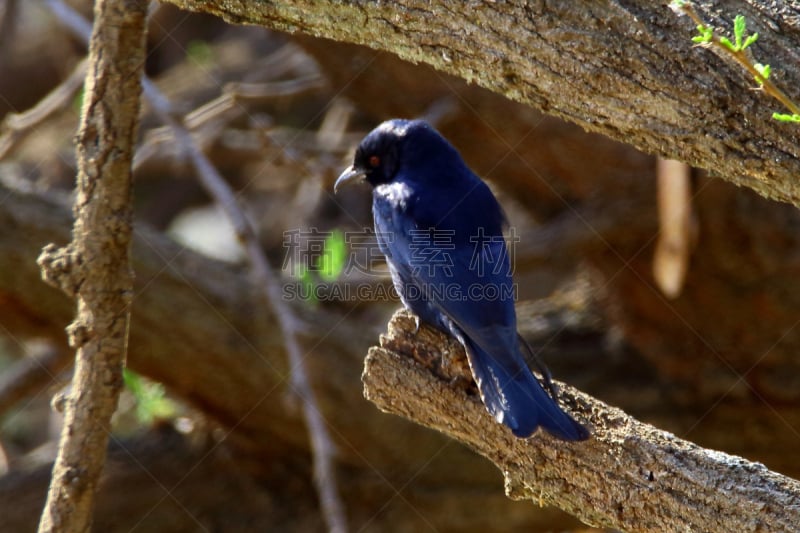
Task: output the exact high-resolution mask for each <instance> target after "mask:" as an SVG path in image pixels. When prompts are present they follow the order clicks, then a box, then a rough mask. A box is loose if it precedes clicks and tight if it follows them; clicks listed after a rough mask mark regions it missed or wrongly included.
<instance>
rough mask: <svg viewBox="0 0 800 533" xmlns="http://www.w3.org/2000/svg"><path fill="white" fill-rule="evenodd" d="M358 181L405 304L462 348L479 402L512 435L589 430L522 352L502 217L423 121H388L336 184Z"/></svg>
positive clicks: (569, 436) (579, 434) (580, 434)
mask: <svg viewBox="0 0 800 533" xmlns="http://www.w3.org/2000/svg"><path fill="white" fill-rule="evenodd" d="M360 179H364V180H366V181H367V182H368V183H369V184H370V185H372V187H373V192H372V202H373V203H372V212H373V217H374V220H375V232H376V235H377V238H378V245H379V247H380V249H381V251H382V252H383V254H384V255H385V256H386V261H387V263H388V265H389V270H390V272H391V275H392V281H393V283H394V286H395V288H396V289H397V292H398V294H399V295H400V298H401V299H402V301H403V304H404V305H405V306H406V307H407V308H408V309H410V310H411V311H412V312H413V313H414V314H415V315H417V317H418V318H419V319H420V320H421V321H422V322H426V323H429V324H431V325H433V326H434V327H436V328H438V329H440V330H443V331H445V332H447V333H449V334H451V335H453V336H454V337H455V338H456V339H458V341H459V342H460V343H461V344H462V345H463V346H464V348H465V351H466V353H467V359H468V361H469V365H470V368H471V370H472V375H473V377H474V378H475V381H476V383H477V384H478V390H479V391H480V394H481V398H482V399H483V403H484V405H485V406H486V409H487V410H488V411H489V413H491V415H492V416H494V418H495V419H496V420H497V421H498V422H501V423H503V424H505V425H506V426H508V427H509V428H510V429H511V431H512V432H513V433H514V435H516V436H517V437H528V436H530V435H531V434H532V433H533V432H534V431H536V429H537V428H538V427H539V426H541V427H543V428H544V429H545V430H547V431H548V432H549V433H550V434H552V435H554V436H556V437H558V438H561V439H564V440H583V439H586V438H587V437H588V436H589V432H588V431H587V430H586V428H584V427H583V426H582V425H580V424H579V423H578V422H576V421H575V420H573V419H572V418H571V417H570V416H569V415H568V414H566V413H565V412H564V411H562V410H561V408H560V407H559V406H558V404H557V403H556V401H555V400H554V399H553V398H552V397H551V396H550V395H549V394H548V393H547V392H545V390H544V388H543V387H542V386H541V385H540V384H539V381H538V380H537V379H536V378H535V377H534V376H533V374H532V373H531V371H530V370H529V369H528V367H527V366H526V364H525V361H524V359H523V358H522V356H521V354H520V344H521V338H520V337H519V336H518V334H517V318H516V312H515V310H514V293H513V285H512V275H511V267H510V259H509V256H508V251H507V248H506V243H505V239H504V238H503V229H504V228H505V225H506V220H505V215H504V213H503V210H502V208H501V207H500V204H499V203H498V202H497V199H496V198H495V197H494V195H493V194H492V192H491V190H490V189H489V187H488V186H487V185H486V184H485V183H484V182H483V181H482V180H481V179H480V178H478V176H476V175H475V174H474V173H473V172H472V171H471V170H470V169H469V168H468V167H467V165H466V164H465V163H464V161H463V160H462V159H461V156H460V154H459V153H458V152H457V151H456V149H455V148H453V146H452V145H451V144H450V143H449V142H447V140H445V139H444V137H442V136H441V135H440V134H439V133H438V132H437V131H436V130H434V129H433V128H432V127H431V126H430V125H429V124H428V123H426V122H424V121H421V120H399V119H395V120H389V121H387V122H384V123H383V124H381V125H380V126H378V127H377V128H375V129H374V130H373V131H372V132H370V133H369V134H368V135H367V136H366V137H365V138H364V139H363V140H362V141H361V143H360V144H359V146H358V149H357V150H356V154H355V158H354V162H353V165H352V166H351V167H349V168H348V169H346V170H345V171H344V172H343V173H342V175H341V176H339V178H338V179H337V180H336V184H335V185H334V190H338V188H339V187H341V186H342V185H344V184H345V183H349V182H353V181H357V180H360Z"/></svg>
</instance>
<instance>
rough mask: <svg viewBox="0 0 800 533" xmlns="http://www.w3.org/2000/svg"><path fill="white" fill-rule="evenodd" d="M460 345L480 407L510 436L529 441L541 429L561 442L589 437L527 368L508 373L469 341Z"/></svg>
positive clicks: (464, 339) (504, 367)
mask: <svg viewBox="0 0 800 533" xmlns="http://www.w3.org/2000/svg"><path fill="white" fill-rule="evenodd" d="M462 341H463V342H464V345H465V348H466V349H467V359H468V360H469V364H470V368H471V369H472V374H473V376H474V377H475V381H476V382H477V383H478V389H479V390H480V393H481V398H482V399H483V403H484V405H486V408H487V409H488V410H489V413H491V415H492V416H494V417H495V419H497V421H498V422H501V423H502V424H505V425H506V426H508V427H509V428H510V429H511V431H512V432H513V433H514V435H516V436H517V437H523V438H524V437H529V436H530V435H532V434H533V432H534V431H536V428H538V427H539V426H542V427H543V428H544V429H545V430H546V431H547V432H548V433H550V434H551V435H553V436H555V437H557V438H559V439H562V440H570V441H575V440H585V439H587V438H588V437H589V432H588V430H587V429H586V428H585V427H583V426H582V425H581V424H579V423H578V422H577V421H575V420H574V419H573V418H572V417H571V416H570V415H568V414H567V413H565V412H564V411H563V410H562V409H561V407H559V406H558V404H557V403H556V400H555V399H553V398H552V397H551V396H550V395H549V394H547V392H545V390H544V389H543V388H542V386H541V385H540V384H539V381H538V380H537V379H536V378H535V377H534V376H533V374H532V373H531V371H530V370H529V369H528V368H527V366H524V365H520V366H519V368H518V369H514V370H512V369H510V368H508V365H503V364H501V363H500V362H498V361H497V360H496V359H495V358H494V357H492V355H490V354H488V353H486V352H485V351H484V350H483V349H481V347H480V346H478V345H477V344H475V343H474V342H472V341H471V340H470V339H469V338H464V337H462ZM520 361H521V359H520ZM514 366H516V365H514Z"/></svg>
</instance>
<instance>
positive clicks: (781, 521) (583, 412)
mask: <svg viewBox="0 0 800 533" xmlns="http://www.w3.org/2000/svg"><path fill="white" fill-rule="evenodd" d="M414 329H415V324H414V320H413V317H412V316H411V315H409V314H408V313H407V312H405V311H400V312H398V313H396V314H395V316H394V317H393V319H392V321H391V322H390V324H389V332H388V334H387V335H385V336H383V337H382V338H381V347H374V348H372V349H370V352H369V355H368V356H367V360H366V363H365V367H364V374H363V376H362V380H363V382H364V393H365V395H366V396H367V398H368V399H370V400H371V401H372V402H374V403H375V404H376V405H377V406H378V407H379V408H380V409H382V410H383V411H386V412H389V413H393V414H398V415H401V416H404V417H406V418H409V419H411V420H413V421H415V422H417V423H419V424H422V425H424V426H427V427H430V428H433V429H436V430H438V431H441V432H443V433H445V434H446V435H448V436H450V437H452V438H454V439H457V440H459V441H461V442H462V443H464V444H466V445H468V446H469V447H471V448H472V449H474V450H475V451H477V452H478V453H480V454H482V455H484V456H485V457H487V458H488V459H490V460H491V461H492V462H494V463H495V464H496V465H497V467H498V468H500V470H501V471H502V472H503V475H504V476H505V480H506V493H507V495H508V496H510V497H512V498H514V499H530V500H533V501H534V502H537V503H538V504H539V505H542V504H552V505H556V506H558V507H560V508H562V509H564V510H565V511H567V512H569V513H570V514H573V515H575V516H577V517H578V518H580V519H581V520H583V521H584V522H586V523H587V524H591V525H593V526H598V527H612V528H617V529H622V530H633V531H644V530H647V531H755V530H763V531H790V530H793V529H794V528H796V526H797V524H798V523H800V482H798V481H795V480H793V479H790V478H787V477H785V476H782V475H780V474H776V473H774V472H771V471H769V470H768V469H767V468H766V467H765V466H764V465H762V464H758V463H751V462H749V461H746V460H744V459H741V458H739V457H735V456H731V455H727V454H724V453H721V452H717V451H713V450H706V449H703V448H701V447H699V446H697V445H695V444H692V443H690V442H687V441H684V440H681V439H679V438H677V437H675V436H674V435H672V434H670V433H667V432H664V431H660V430H658V429H656V428H654V427H652V426H648V425H646V424H643V423H641V422H638V421H637V420H635V419H633V418H632V417H630V416H628V415H626V414H625V413H623V412H622V411H620V410H619V409H616V408H613V407H610V406H608V405H606V404H604V403H602V402H601V401H599V400H597V399H595V398H592V397H590V396H588V395H586V394H583V393H581V392H579V391H577V390H575V389H573V388H571V387H569V386H567V385H563V384H560V388H561V393H560V401H561V403H562V404H563V405H566V406H568V407H569V408H570V410H571V411H572V412H574V413H576V414H577V415H578V418H579V420H582V421H587V422H588V423H589V426H590V427H591V429H592V433H593V435H592V437H591V439H590V440H589V441H587V442H585V443H565V442H561V441H557V440H555V439H553V438H551V437H550V436H548V435H546V434H543V433H538V434H537V435H535V436H534V437H532V438H530V439H527V440H522V439H517V438H515V437H514V436H513V435H512V434H511V433H510V432H509V431H508V430H507V429H505V428H504V427H503V426H501V425H500V424H497V423H496V422H495V421H494V420H493V419H492V418H491V416H489V414H488V413H487V412H486V410H485V409H484V407H483V405H482V404H481V402H480V399H479V398H478V397H477V396H476V395H474V394H472V395H471V396H468V395H467V394H465V392H464V390H463V389H461V390H459V389H458V388H455V387H453V386H450V385H448V383H447V381H445V380H442V379H437V377H436V376H434V375H433V374H432V373H431V372H430V371H428V370H426V369H425V368H423V367H422V366H421V365H420V364H418V363H419V362H422V363H423V364H427V363H428V362H429V361H431V360H437V359H439V358H442V357H447V358H450V359H454V358H455V359H458V358H459V357H462V358H463V357H464V356H463V352H462V350H461V348H460V347H459V346H458V345H457V343H455V342H454V341H453V340H452V339H449V338H448V337H446V336H445V335H443V334H441V333H439V332H437V331H434V330H432V329H431V328H428V327H423V328H422V329H421V330H420V332H419V334H415V333H414ZM415 360H416V362H415ZM455 368H457V367H455ZM466 371H467V372H468V370H466ZM447 377H448V378H451V379H452V377H453V376H452V375H450V376H447Z"/></svg>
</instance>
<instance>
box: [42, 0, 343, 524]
mask: <svg viewBox="0 0 800 533" xmlns="http://www.w3.org/2000/svg"><path fill="white" fill-rule="evenodd" d="M48 5H49V6H50V7H51V8H54V13H56V14H57V15H59V16H60V17H61V19H62V20H64V21H65V23H66V24H67V25H68V26H69V27H70V28H71V29H72V30H73V31H74V32H75V33H76V34H77V35H78V36H79V37H81V38H83V39H86V38H87V29H88V23H87V22H86V21H83V20H82V19H81V17H80V15H79V14H77V13H75V12H74V11H72V10H71V8H69V7H68V6H66V5H65V4H63V3H62V2H60V1H59V0H48ZM141 80H142V87H143V91H144V97H145V99H146V100H147V101H148V102H149V104H150V105H151V106H152V107H153V109H154V110H155V112H156V114H157V115H158V116H159V117H160V118H161V120H163V121H164V122H165V123H166V124H167V125H168V126H169V127H170V128H171V129H172V131H173V134H174V135H175V137H176V139H177V141H178V143H179V144H180V145H181V147H182V150H183V152H184V154H185V155H186V156H187V157H188V158H189V159H190V160H191V162H192V164H193V165H194V167H195V170H196V171H197V176H198V178H199V179H200V181H201V183H202V185H203V186H204V188H205V189H206V191H207V192H208V193H209V195H210V196H211V197H212V198H214V200H215V201H216V202H217V203H218V204H219V205H220V206H221V207H222V209H223V210H224V212H225V214H226V215H227V216H228V217H229V218H230V221H231V223H232V224H233V226H234V228H235V230H236V233H237V235H238V236H239V238H240V239H241V240H242V241H243V243H244V246H245V249H246V250H247V254H248V257H249V258H250V263H251V267H252V269H253V273H254V274H255V276H256V280H257V283H258V285H259V287H260V288H261V289H262V290H264V292H265V294H264V296H265V299H266V301H267V303H268V304H269V305H270V306H271V308H272V310H273V312H274V313H275V316H276V317H277V319H278V322H279V324H280V327H281V331H282V332H283V335H284V342H285V345H286V351H287V354H288V356H289V361H290V364H291V385H292V390H293V391H294V392H295V393H296V394H297V395H298V396H299V397H300V398H301V399H302V404H303V414H304V417H305V420H306V424H307V427H308V431H309V435H310V438H311V448H312V452H313V457H314V476H315V482H316V485H317V489H318V491H319V496H320V504H321V506H322V511H323V515H324V517H325V520H326V523H327V525H328V528H329V530H330V531H331V532H336V533H343V532H345V531H347V522H346V518H345V513H344V506H343V505H342V503H341V498H340V497H339V494H338V489H337V487H336V482H335V475H334V467H333V461H332V458H333V455H334V450H335V449H334V445H333V442H332V441H331V438H330V435H329V434H328V432H327V429H326V428H325V421H324V420H323V418H322V413H321V411H320V409H319V404H318V402H317V400H316V397H315V394H314V391H313V389H312V387H311V383H310V381H309V379H308V375H307V374H306V371H305V366H304V363H303V354H302V351H301V349H300V345H299V343H298V341H297V338H296V333H297V331H298V327H299V326H298V324H299V322H298V320H297V318H296V317H295V316H294V314H293V313H292V311H291V309H290V308H289V307H288V306H287V305H286V304H285V303H284V302H283V299H282V295H281V286H280V283H279V281H278V279H277V278H276V276H275V275H274V273H273V272H272V268H271V267H270V266H269V263H268V262H267V259H266V256H265V255H264V252H263V250H262V249H261V246H260V244H259V242H258V239H257V237H256V235H255V231H254V230H253V229H252V226H251V225H250V223H249V221H248V220H247V218H246V216H245V215H244V212H243V211H242V210H241V209H240V208H239V205H238V202H237V201H236V197H235V194H234V193H233V191H232V190H231V188H230V187H229V186H228V184H227V183H226V182H225V180H224V179H223V178H222V176H221V175H220V174H219V172H218V171H217V169H216V168H215V167H214V166H213V165H212V164H211V162H210V161H209V160H208V158H207V157H206V156H205V154H203V152H202V151H201V150H200V149H199V148H198V146H197V145H196V144H195V143H194V141H193V140H192V136H191V134H190V133H189V131H188V130H187V128H186V127H185V126H184V125H183V123H182V121H181V120H180V119H177V118H176V117H175V114H174V112H173V110H172V106H171V105H170V103H169V101H168V100H167V99H166V97H164V95H162V94H161V92H160V91H159V90H158V88H157V87H156V86H155V84H153V82H151V81H150V80H149V79H148V78H147V77H144V76H142V78H141ZM293 87H294V88H295V89H296V88H297V87H305V84H295V85H294V86H293Z"/></svg>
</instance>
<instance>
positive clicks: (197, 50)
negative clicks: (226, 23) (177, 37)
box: [186, 40, 214, 64]
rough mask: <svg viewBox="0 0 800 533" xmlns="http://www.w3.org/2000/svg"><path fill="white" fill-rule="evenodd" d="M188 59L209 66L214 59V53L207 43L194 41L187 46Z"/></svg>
mask: <svg viewBox="0 0 800 533" xmlns="http://www.w3.org/2000/svg"><path fill="white" fill-rule="evenodd" d="M186 57H188V58H189V59H191V60H192V61H195V62H196V63H199V64H207V63H210V62H211V60H212V59H214V51H213V50H212V49H211V45H209V44H208V43H207V42H205V41H200V40H194V41H190V42H189V44H187V45H186Z"/></svg>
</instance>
